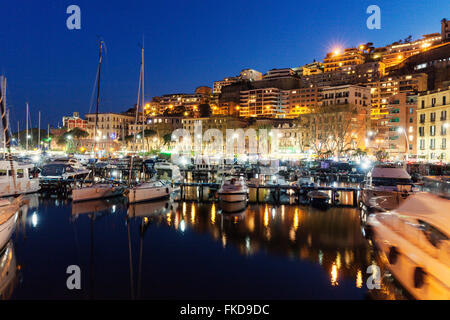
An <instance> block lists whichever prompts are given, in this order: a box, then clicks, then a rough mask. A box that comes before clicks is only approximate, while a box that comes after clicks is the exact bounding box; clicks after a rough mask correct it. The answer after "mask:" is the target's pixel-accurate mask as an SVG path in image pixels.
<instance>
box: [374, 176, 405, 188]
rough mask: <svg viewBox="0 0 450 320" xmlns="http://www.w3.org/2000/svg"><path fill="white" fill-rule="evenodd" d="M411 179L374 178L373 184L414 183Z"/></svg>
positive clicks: (395, 184)
mask: <svg viewBox="0 0 450 320" xmlns="http://www.w3.org/2000/svg"><path fill="white" fill-rule="evenodd" d="M412 184H413V182H412V180H411V179H395V178H394V179H393V178H372V185H374V186H386V187H388V186H397V185H412Z"/></svg>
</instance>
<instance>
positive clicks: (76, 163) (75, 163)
mask: <svg viewBox="0 0 450 320" xmlns="http://www.w3.org/2000/svg"><path fill="white" fill-rule="evenodd" d="M52 162H59V163H64V164H68V165H70V166H72V167H73V168H75V169H86V168H85V167H84V166H83V165H82V164H81V162H80V161H78V159H76V158H56V159H54V160H53V161H52Z"/></svg>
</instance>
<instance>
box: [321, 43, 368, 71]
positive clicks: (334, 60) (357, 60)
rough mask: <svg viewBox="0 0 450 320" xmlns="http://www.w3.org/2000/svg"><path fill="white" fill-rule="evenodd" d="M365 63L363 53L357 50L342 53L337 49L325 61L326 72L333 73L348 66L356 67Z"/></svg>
mask: <svg viewBox="0 0 450 320" xmlns="http://www.w3.org/2000/svg"><path fill="white" fill-rule="evenodd" d="M363 63H364V55H363V52H362V51H361V50H359V49H357V48H347V49H344V51H343V52H342V51H341V50H340V49H336V50H334V51H333V52H329V53H327V55H326V57H325V59H324V60H323V64H324V68H325V72H331V71H334V70H336V69H339V68H342V67H348V66H354V65H358V64H363Z"/></svg>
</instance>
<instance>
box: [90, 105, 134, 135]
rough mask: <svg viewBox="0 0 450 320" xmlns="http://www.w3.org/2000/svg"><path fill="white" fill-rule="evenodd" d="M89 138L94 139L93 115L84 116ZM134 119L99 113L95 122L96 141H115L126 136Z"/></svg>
mask: <svg viewBox="0 0 450 320" xmlns="http://www.w3.org/2000/svg"><path fill="white" fill-rule="evenodd" d="M86 120H87V128H88V132H89V138H90V139H93V138H94V128H95V113H89V114H86ZM134 122H135V117H134V116H130V115H125V114H120V113H112V112H111V113H99V114H98V121H97V139H98V140H116V139H119V138H120V137H124V136H126V135H127V134H128V126H129V125H130V124H132V123H134Z"/></svg>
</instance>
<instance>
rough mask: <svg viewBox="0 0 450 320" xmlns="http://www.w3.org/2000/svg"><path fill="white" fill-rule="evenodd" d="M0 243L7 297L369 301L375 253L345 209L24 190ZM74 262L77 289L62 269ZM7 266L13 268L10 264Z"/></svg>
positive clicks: (0, 280)
mask: <svg viewBox="0 0 450 320" xmlns="http://www.w3.org/2000/svg"><path fill="white" fill-rule="evenodd" d="M29 200H30V201H29V204H28V205H26V206H24V207H23V208H22V210H21V214H20V216H19V218H18V221H17V225H16V232H15V234H14V236H13V237H12V239H11V241H10V243H9V244H8V248H9V249H8V250H6V251H5V250H3V253H2V257H1V258H0V261H2V260H1V259H2V258H3V259H4V261H7V262H8V263H9V265H10V267H9V268H5V267H3V270H6V271H4V272H3V273H2V274H0V292H1V294H2V298H5V299H110V298H112V299H119V298H120V299H139V298H142V299H244V298H245V299H367V298H392V295H393V294H392V290H391V289H389V288H386V287H384V286H383V288H382V290H378V291H377V292H376V293H373V292H370V291H368V290H367V288H366V285H365V283H366V279H367V276H368V275H367V274H366V272H365V271H366V269H367V266H368V265H370V264H372V262H373V261H374V259H373V252H372V249H371V247H370V246H369V244H368V242H367V241H366V240H365V239H364V238H363V236H362V234H361V228H360V223H359V213H358V210H357V209H353V208H330V209H328V210H326V211H322V210H318V209H314V208H311V207H308V206H298V205H281V206H275V205H270V204H261V205H251V206H249V207H248V208H247V210H246V211H244V212H241V213H239V214H232V215H231V214H223V213H221V212H220V208H219V207H218V205H217V204H214V203H205V204H199V203H196V202H171V201H160V202H151V203H144V204H139V205H133V206H129V207H128V206H127V205H126V204H125V203H124V202H123V201H121V200H118V199H116V200H108V201H91V202H85V203H80V204H72V203H71V201H70V200H56V199H39V198H38V197H37V196H31V197H29ZM69 265H78V266H79V267H80V268H81V276H82V277H81V279H82V280H81V290H68V289H67V287H66V280H67V277H68V276H69V275H68V274H67V273H66V269H67V267H68V266H69ZM14 266H15V267H14Z"/></svg>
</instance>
